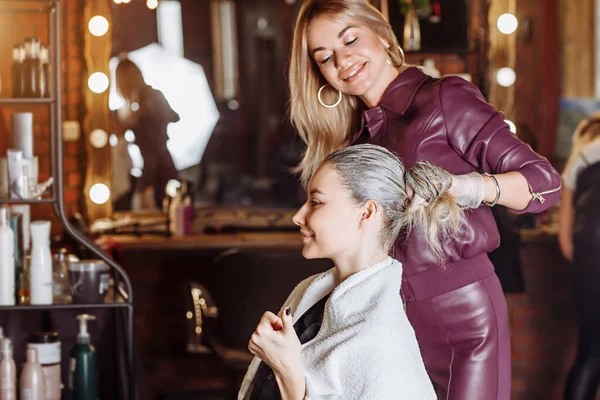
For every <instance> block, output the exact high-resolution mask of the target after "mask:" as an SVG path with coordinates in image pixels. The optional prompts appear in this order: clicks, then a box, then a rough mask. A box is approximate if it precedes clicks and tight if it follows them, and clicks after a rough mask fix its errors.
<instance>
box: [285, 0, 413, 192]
mask: <svg viewBox="0 0 600 400" xmlns="http://www.w3.org/2000/svg"><path fill="white" fill-rule="evenodd" d="M320 16H327V17H333V18H342V19H348V20H350V21H352V22H353V23H355V24H357V25H361V26H365V27H368V28H370V29H371V30H372V31H373V32H374V33H375V34H376V35H377V36H379V37H380V38H382V39H384V40H385V41H387V42H388V43H389V44H390V47H389V48H388V50H387V53H388V56H389V57H390V60H391V61H392V64H393V65H394V66H395V67H397V68H399V67H401V66H402V64H403V63H404V55H403V54H402V52H401V50H400V46H399V45H398V40H397V39H396V36H395V35H394V31H393V30H392V27H391V26H390V24H389V23H388V22H387V21H386V20H385V18H384V17H383V16H382V15H381V13H380V12H379V11H378V10H377V9H376V8H375V7H373V6H372V5H371V4H369V2H368V1H366V0H306V1H305V2H304V4H302V7H301V9H300V12H299V14H298V18H297V20H296V27H295V28H294V39H293V43H292V56H291V61H290V71H289V80H290V120H291V122H292V124H293V125H294V127H295V128H296V130H297V131H298V134H299V135H300V137H301V138H302V140H303V141H304V142H305V143H306V146H307V148H306V152H305V153H304V157H303V159H302V161H301V162H300V164H299V165H298V166H297V168H296V172H300V173H301V175H300V180H301V181H302V183H303V184H304V185H306V184H307V183H308V181H309V179H310V177H311V176H312V174H313V173H314V171H315V170H316V168H317V166H318V165H319V163H320V162H321V161H322V160H323V159H325V157H326V156H327V155H328V154H330V153H331V152H333V151H335V150H337V149H340V148H341V147H343V146H344V143H345V142H346V141H347V140H349V139H351V137H352V136H353V135H354V133H355V132H356V130H357V129H358V128H359V127H360V125H361V123H362V109H361V108H360V103H359V101H358V99H357V98H356V97H355V96H349V95H343V99H342V102H341V103H340V105H339V106H337V107H335V108H325V107H323V106H322V105H320V104H319V102H318V101H317V92H318V90H319V88H320V87H321V86H323V85H324V84H326V83H327V82H326V81H325V79H324V78H323V76H322V75H321V72H320V71H319V67H318V66H317V65H316V63H315V62H314V60H313V59H312V58H311V57H310V54H309V52H308V43H307V38H306V32H307V28H308V25H309V24H310V22H311V21H312V19H313V18H316V17H320ZM327 89H328V90H327ZM322 97H323V100H324V101H325V102H326V103H327V102H328V104H332V103H334V102H335V101H336V100H337V98H338V93H337V91H336V90H333V89H332V88H330V87H327V88H326V89H325V90H323V94H322Z"/></svg>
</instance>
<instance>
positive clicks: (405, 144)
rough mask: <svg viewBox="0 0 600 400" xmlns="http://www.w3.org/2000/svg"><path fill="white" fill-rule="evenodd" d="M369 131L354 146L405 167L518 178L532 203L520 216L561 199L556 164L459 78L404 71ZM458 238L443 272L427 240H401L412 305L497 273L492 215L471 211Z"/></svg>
mask: <svg viewBox="0 0 600 400" xmlns="http://www.w3.org/2000/svg"><path fill="white" fill-rule="evenodd" d="M364 120H365V122H366V124H365V128H367V129H365V128H363V129H361V130H360V131H359V132H357V133H356V135H355V137H354V139H353V141H352V144H356V143H365V142H368V143H373V144H378V145H381V146H384V147H386V148H388V149H389V150H391V151H393V152H395V153H397V154H398V156H399V157H400V158H401V159H402V161H403V162H404V164H405V165H406V168H409V167H410V166H412V165H413V164H414V163H415V162H417V161H420V160H426V161H429V162H431V163H432V164H434V165H437V166H440V167H442V168H444V169H446V170H447V171H448V172H450V173H452V174H457V175H458V174H466V173H469V172H473V171H477V172H483V171H485V172H488V173H503V172H508V171H518V172H520V173H521V174H523V176H525V178H526V179H527V182H528V183H529V186H530V189H531V192H532V195H533V197H534V198H533V200H532V201H531V202H530V203H529V205H528V206H527V208H526V209H524V210H521V211H518V212H519V213H525V212H529V213H538V212H541V211H544V210H546V209H547V208H549V207H551V206H552V205H553V204H555V203H556V202H557V201H558V199H559V198H560V187H561V178H560V175H559V173H558V172H557V171H556V170H555V169H554V167H552V165H551V164H550V162H548V160H547V159H546V158H544V157H542V156H540V155H539V154H537V153H535V152H534V151H533V150H532V149H531V147H529V146H528V145H526V144H524V143H523V142H521V141H520V140H519V139H518V138H517V137H516V135H514V134H513V133H512V132H511V131H510V130H509V128H508V125H507V124H506V123H505V122H504V117H503V115H502V114H501V113H499V112H498V111H496V109H494V107H492V106H491V105H490V104H488V103H487V102H486V101H485V99H484V98H483V96H482V95H481V93H480V92H479V90H478V89H477V88H476V87H475V86H474V85H472V84H471V83H469V82H467V81H465V80H464V79H462V78H459V77H448V78H444V79H441V80H440V79H433V78H431V77H429V76H427V75H425V74H424V73H422V72H421V71H420V70H419V69H418V68H416V67H413V68H409V69H407V70H405V71H404V72H403V73H401V74H400V75H399V76H398V78H396V79H395V80H394V81H393V82H392V83H391V84H390V85H389V87H388V88H387V89H386V91H385V93H384V94H383V97H382V99H381V102H380V104H379V106H377V107H374V108H371V109H369V110H366V111H365V112H364ZM466 219H467V223H465V224H463V227H462V228H461V233H460V235H459V236H458V237H456V238H452V239H449V240H448V241H447V242H446V243H444V249H445V252H446V256H447V264H446V265H444V267H442V266H440V265H439V264H438V263H437V262H436V260H435V257H434V256H433V254H432V252H431V251H430V250H429V247H428V245H427V242H426V240H425V238H423V237H421V236H420V235H417V234H413V235H411V236H410V237H409V238H408V240H407V241H403V240H402V241H399V242H398V243H397V244H396V248H395V250H394V257H395V258H396V259H398V260H400V261H401V262H402V264H403V266H404V275H405V279H404V282H403V289H402V292H403V295H404V297H405V300H421V299H425V298H428V297H432V296H435V295H438V294H442V293H446V292H448V291H451V290H454V289H457V288H460V287H462V286H465V285H468V284H469V283H473V282H476V281H478V280H481V279H483V278H486V277H487V276H489V275H491V274H492V273H493V272H494V267H493V265H492V264H491V262H490V261H489V259H488V257H487V253H488V252H490V251H492V250H494V249H495V248H496V247H498V245H499V243H500V236H499V233H498V228H497V226H496V222H495V220H494V217H493V216H492V212H491V210H490V208H489V207H488V206H486V205H482V206H481V207H479V208H477V209H474V210H470V211H469V212H468V213H467V216H466Z"/></svg>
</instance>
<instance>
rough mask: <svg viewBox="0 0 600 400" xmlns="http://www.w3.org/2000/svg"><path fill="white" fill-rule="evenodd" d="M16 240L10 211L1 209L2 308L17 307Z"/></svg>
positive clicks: (0, 263) (0, 265)
mask: <svg viewBox="0 0 600 400" xmlns="http://www.w3.org/2000/svg"><path fill="white" fill-rule="evenodd" d="M14 247H15V238H14V234H13V230H12V229H11V227H10V211H9V210H8V208H6V207H0V306H14V305H15V299H16V297H15V257H14Z"/></svg>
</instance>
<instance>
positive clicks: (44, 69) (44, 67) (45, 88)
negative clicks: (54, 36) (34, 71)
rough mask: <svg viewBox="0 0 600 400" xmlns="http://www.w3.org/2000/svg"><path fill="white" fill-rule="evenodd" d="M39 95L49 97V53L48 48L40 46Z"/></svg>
mask: <svg viewBox="0 0 600 400" xmlns="http://www.w3.org/2000/svg"><path fill="white" fill-rule="evenodd" d="M40 95H41V96H42V97H46V98H47V97H50V52H49V51H48V46H47V45H45V44H43V45H41V46H40Z"/></svg>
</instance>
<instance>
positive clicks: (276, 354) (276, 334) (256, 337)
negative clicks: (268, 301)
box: [248, 307, 303, 374]
mask: <svg viewBox="0 0 600 400" xmlns="http://www.w3.org/2000/svg"><path fill="white" fill-rule="evenodd" d="M248 350H250V352H251V353H252V354H254V355H255V356H257V357H258V358H260V359H261V360H262V361H264V362H265V363H267V364H268V365H269V366H270V367H271V368H272V369H273V371H274V372H275V373H277V374H287V373H288V371H293V370H296V371H297V370H302V369H303V365H302V355H301V353H300V340H299V339H298V336H297V335H296V331H295V330H294V321H293V319H292V316H291V313H290V309H289V307H288V308H286V309H284V310H281V312H280V313H279V316H277V315H275V314H273V313H272V312H269V311H267V312H266V313H264V314H263V316H262V318H261V319H260V322H259V323H258V325H257V326H256V331H254V333H253V334H252V337H251V338H250V343H248Z"/></svg>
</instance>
